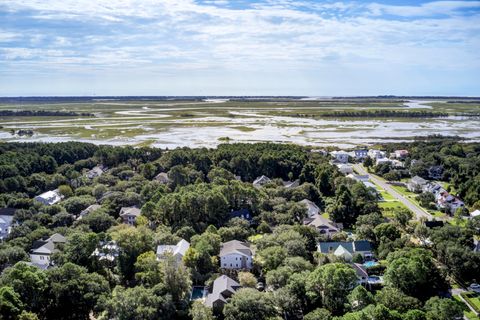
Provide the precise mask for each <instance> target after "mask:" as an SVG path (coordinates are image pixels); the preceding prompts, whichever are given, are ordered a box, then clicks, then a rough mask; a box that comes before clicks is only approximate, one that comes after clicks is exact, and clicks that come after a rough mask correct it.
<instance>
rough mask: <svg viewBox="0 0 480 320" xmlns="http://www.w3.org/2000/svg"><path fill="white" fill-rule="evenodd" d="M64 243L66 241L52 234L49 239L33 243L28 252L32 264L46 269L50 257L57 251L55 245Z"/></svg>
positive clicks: (59, 235)
mask: <svg viewBox="0 0 480 320" xmlns="http://www.w3.org/2000/svg"><path fill="white" fill-rule="evenodd" d="M66 242H67V239H66V238H65V237H64V236H62V235H61V234H59V233H55V234H53V235H52V236H51V237H50V238H47V239H41V240H37V241H35V242H34V243H33V245H32V249H31V250H30V260H31V261H32V264H34V265H38V266H40V267H43V268H46V267H48V266H49V265H50V257H51V255H52V254H53V253H54V252H56V251H57V248H56V247H57V245H58V244H59V243H66Z"/></svg>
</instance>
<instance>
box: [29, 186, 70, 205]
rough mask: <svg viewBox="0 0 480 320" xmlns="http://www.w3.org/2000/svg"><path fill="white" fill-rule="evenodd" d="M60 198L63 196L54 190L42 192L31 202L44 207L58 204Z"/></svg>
mask: <svg viewBox="0 0 480 320" xmlns="http://www.w3.org/2000/svg"><path fill="white" fill-rule="evenodd" d="M62 198H63V196H62V195H61V194H60V192H59V191H58V189H55V190H51V191H47V192H44V193H42V194H40V195H38V196H36V197H35V198H33V200H36V201H38V202H41V203H43V204H44V205H47V206H51V205H53V204H56V203H58V202H60V201H61V200H62Z"/></svg>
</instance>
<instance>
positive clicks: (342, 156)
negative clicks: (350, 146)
mask: <svg viewBox="0 0 480 320" xmlns="http://www.w3.org/2000/svg"><path fill="white" fill-rule="evenodd" d="M330 155H331V156H332V157H333V160H334V162H338V163H348V158H349V157H350V155H349V154H348V152H346V151H343V150H340V151H332V152H330Z"/></svg>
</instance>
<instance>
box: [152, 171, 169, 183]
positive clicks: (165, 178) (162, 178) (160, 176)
mask: <svg viewBox="0 0 480 320" xmlns="http://www.w3.org/2000/svg"><path fill="white" fill-rule="evenodd" d="M154 179H155V180H157V181H159V182H161V183H169V182H170V178H169V177H168V173H166V172H160V173H159V174H157V175H156V176H155V178H154Z"/></svg>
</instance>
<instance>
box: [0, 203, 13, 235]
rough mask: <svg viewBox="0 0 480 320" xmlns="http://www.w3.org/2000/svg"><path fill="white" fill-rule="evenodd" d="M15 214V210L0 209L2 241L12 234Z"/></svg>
mask: <svg viewBox="0 0 480 320" xmlns="http://www.w3.org/2000/svg"><path fill="white" fill-rule="evenodd" d="M14 214H15V209H14V208H0V241H3V240H4V239H5V238H7V237H8V235H9V234H10V232H11V230H12V221H13V215H14Z"/></svg>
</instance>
